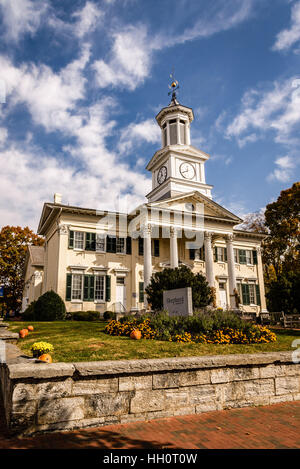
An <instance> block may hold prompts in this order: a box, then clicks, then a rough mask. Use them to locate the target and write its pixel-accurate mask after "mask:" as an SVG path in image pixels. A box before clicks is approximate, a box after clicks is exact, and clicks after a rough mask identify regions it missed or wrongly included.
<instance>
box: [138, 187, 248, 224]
mask: <svg viewBox="0 0 300 469" xmlns="http://www.w3.org/2000/svg"><path fill="white" fill-rule="evenodd" d="M189 204H193V206H194V209H195V213H197V211H198V212H199V213H200V214H204V217H212V218H219V219H222V220H226V221H228V222H232V223H233V224H237V223H241V219H240V218H239V217H238V216H237V215H234V214H233V213H231V212H230V211H229V210H227V209H226V208H224V207H222V206H221V205H219V204H217V203H216V202H214V201H213V200H211V199H209V198H208V197H206V196H205V195H203V194H201V193H200V192H198V191H194V192H190V193H187V194H182V195H179V196H175V197H171V198H169V199H163V200H158V201H156V202H151V203H149V204H147V205H148V207H155V208H161V209H164V210H176V211H181V212H182V211H184V212H188V211H190V210H191V208H189ZM200 204H201V206H200ZM197 206H198V207H197ZM203 212H204V213H203ZM191 213H192V211H191Z"/></svg>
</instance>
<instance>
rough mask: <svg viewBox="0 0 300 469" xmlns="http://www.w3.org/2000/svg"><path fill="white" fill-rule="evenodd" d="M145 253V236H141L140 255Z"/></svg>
mask: <svg viewBox="0 0 300 469" xmlns="http://www.w3.org/2000/svg"><path fill="white" fill-rule="evenodd" d="M143 255H144V238H139V256H143Z"/></svg>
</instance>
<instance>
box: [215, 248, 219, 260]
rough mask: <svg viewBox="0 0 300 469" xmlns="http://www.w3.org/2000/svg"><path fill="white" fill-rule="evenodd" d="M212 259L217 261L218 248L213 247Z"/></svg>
mask: <svg viewBox="0 0 300 469" xmlns="http://www.w3.org/2000/svg"><path fill="white" fill-rule="evenodd" d="M214 261H215V262H218V248H216V247H215V248H214Z"/></svg>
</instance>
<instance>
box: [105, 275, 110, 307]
mask: <svg viewBox="0 0 300 469" xmlns="http://www.w3.org/2000/svg"><path fill="white" fill-rule="evenodd" d="M110 285H111V277H110V275H106V282H105V301H110V300H111V286H110Z"/></svg>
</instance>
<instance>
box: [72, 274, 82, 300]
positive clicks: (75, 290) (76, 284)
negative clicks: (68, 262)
mask: <svg viewBox="0 0 300 469" xmlns="http://www.w3.org/2000/svg"><path fill="white" fill-rule="evenodd" d="M82 278H83V275H82V274H73V275H72V296H71V299H72V300H82Z"/></svg>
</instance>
